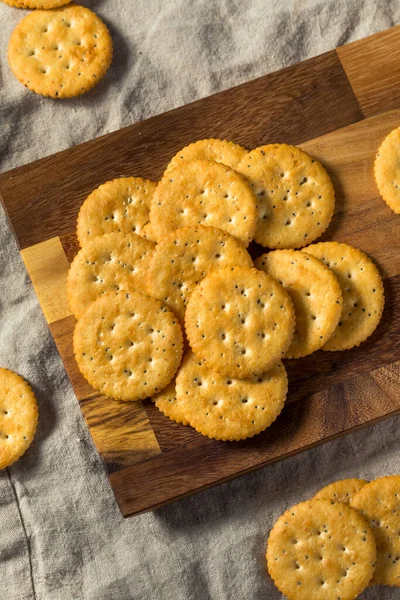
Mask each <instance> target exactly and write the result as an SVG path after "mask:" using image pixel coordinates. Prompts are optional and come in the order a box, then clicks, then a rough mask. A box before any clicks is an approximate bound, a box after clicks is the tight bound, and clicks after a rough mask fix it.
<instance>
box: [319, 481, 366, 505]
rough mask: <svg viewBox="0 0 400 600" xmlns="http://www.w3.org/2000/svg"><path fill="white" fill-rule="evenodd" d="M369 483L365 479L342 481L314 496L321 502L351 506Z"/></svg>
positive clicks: (331, 484) (332, 484) (327, 486)
mask: <svg viewBox="0 0 400 600" xmlns="http://www.w3.org/2000/svg"><path fill="white" fill-rule="evenodd" d="M367 483H368V481H366V480H365V479H356V478H352V479H341V480H340V481H334V482H333V483H330V484H329V485H326V486H325V487H324V488H322V490H319V492H317V493H316V494H315V496H314V498H317V499H319V500H330V501H331V502H344V504H349V503H350V500H352V498H353V497H354V495H355V494H357V492H359V491H360V490H361V489H362V488H363V487H364V485H367Z"/></svg>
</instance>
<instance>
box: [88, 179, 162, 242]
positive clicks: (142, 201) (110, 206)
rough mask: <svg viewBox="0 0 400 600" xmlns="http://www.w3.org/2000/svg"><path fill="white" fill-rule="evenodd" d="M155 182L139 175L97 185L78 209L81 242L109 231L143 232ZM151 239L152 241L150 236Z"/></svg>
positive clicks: (147, 220) (141, 233) (147, 218)
mask: <svg viewBox="0 0 400 600" xmlns="http://www.w3.org/2000/svg"><path fill="white" fill-rule="evenodd" d="M156 185H157V184H155V183H153V182H152V181H149V180H148V179H142V178H141V177H120V178H118V179H113V180H112V181H107V182H106V183H103V184H102V185H101V186H99V187H98V188H96V189H95V190H94V191H93V192H92V193H91V194H89V196H88V197H87V198H86V200H85V201H84V203H83V204H82V206H81V208H80V211H79V215H78V223H77V236H78V240H79V243H80V245H81V246H84V245H85V244H86V242H88V241H89V240H90V239H92V238H94V237H96V236H97V235H103V234H105V233H111V232H112V231H117V232H122V233H137V234H138V235H144V234H143V229H144V227H145V225H147V224H148V222H149V212H150V201H151V198H152V197H153V193H154V190H155V189H156ZM146 237H147V236H146ZM150 241H153V240H152V239H151V238H150Z"/></svg>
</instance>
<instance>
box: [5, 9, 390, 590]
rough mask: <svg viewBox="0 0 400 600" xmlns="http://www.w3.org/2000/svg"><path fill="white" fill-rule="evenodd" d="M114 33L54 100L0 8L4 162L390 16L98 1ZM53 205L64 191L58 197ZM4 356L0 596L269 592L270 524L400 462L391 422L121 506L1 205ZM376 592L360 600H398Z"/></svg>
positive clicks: (10, 13) (29, 156)
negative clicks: (10, 58)
mask: <svg viewBox="0 0 400 600" xmlns="http://www.w3.org/2000/svg"><path fill="white" fill-rule="evenodd" d="M84 4H86V5H87V6H90V7H91V8H93V9H94V10H95V11H97V12H98V13H99V14H100V15H101V16H102V17H103V18H104V19H105V21H106V22H107V24H108V25H109V27H110V30H111V32H112V36H113V39H114V44H115V59H114V62H113V65H112V69H111V71H110V73H109V76H108V77H107V78H106V80H104V81H103V82H102V83H101V84H100V85H99V86H98V87H97V88H96V89H95V90H93V91H92V92H90V93H89V94H87V95H86V96H83V97H80V98H77V99H74V100H69V101H53V100H48V99H44V98H41V97H39V96H35V95H34V94H32V93H30V92H28V91H26V90H25V89H24V88H23V87H22V86H21V85H20V84H19V83H18V82H17V81H16V80H15V79H14V78H13V76H12V74H11V72H10V70H9V68H8V66H7V60H6V47H7V41H8V38H9V36H10V33H11V31H12V29H13V27H14V26H15V25H16V24H17V23H18V21H19V20H20V19H21V18H22V16H23V14H24V11H20V10H17V9H12V8H10V7H8V6H6V5H3V4H0V25H1V27H0V158H1V168H2V169H9V168H11V167H14V166H17V165H21V164H23V163H27V162H29V161H32V160H34V159H37V158H39V157H42V156H45V155H47V154H51V153H53V152H55V151H58V150H61V149H62V148H66V147H68V146H71V145H74V144H78V143H80V142H82V141H84V140H88V139H90V138H93V137H95V136H98V135H101V134H104V133H106V132H109V131H112V130H115V129H118V128H120V127H122V126H124V125H128V124H130V123H132V122H134V121H137V120H140V119H144V118H146V117H149V116H150V115H154V114H157V113H160V112H163V111H165V110H167V109H170V108H173V107H175V106H178V105H181V104H185V103H187V102H190V101H192V100H195V99H197V98H200V97H202V96H207V95H209V94H212V93H213V92H216V91H218V90H221V89H223V88H227V87H230V86H232V85H235V84H238V83H240V82H243V81H246V80H249V79H252V78H254V77H257V76H260V75H263V74H265V73H267V72H269V71H273V70H276V69H278V68H281V67H284V66H286V65H289V64H293V63H295V62H297V61H300V60H303V59H305V58H307V57H310V56H312V55H315V54H319V53H321V52H324V51H326V50H329V49H331V48H334V47H335V46H338V45H340V44H345V43H347V42H350V41H353V40H355V39H358V38H361V37H364V36H366V35H369V34H371V33H374V32H376V31H378V30H381V29H385V28H388V27H390V26H392V25H394V24H396V23H398V22H399V20H400V6H399V3H398V2H397V1H396V0H303V1H301V0H279V1H275V0H253V1H252V0H245V1H243V0H219V1H218V0H93V1H92V2H90V1H89V0H88V1H87V2H84ZM60 202H62V198H60ZM0 365H1V366H4V367H8V368H11V369H15V370H16V371H18V372H19V373H21V374H22V375H24V376H25V377H26V378H27V379H28V380H29V381H30V382H31V383H32V385H33V388H34V390H35V392H36V394H37V397H38V399H39V404H40V422H39V429H38V433H37V437H36V440H35V442H34V444H33V446H32V448H31V450H30V451H29V452H28V453H27V454H26V456H25V457H24V458H23V459H22V460H21V461H20V462H18V463H17V464H16V465H15V466H13V467H11V468H10V469H8V470H6V471H3V472H1V474H0V598H1V599H2V600H3V599H6V600H17V599H18V600H139V599H140V600H142V599H143V600H147V599H155V600H209V599H216V600H230V599H235V600H236V599H237V600H242V599H245V600H261V599H263V600H264V599H266V598H268V599H269V600H278V599H279V598H281V596H280V594H279V593H278V592H277V591H276V590H275V589H274V586H273V585H272V583H271V582H270V580H269V579H268V578H267V577H266V575H265V572H264V550H265V540H266V535H267V532H268V530H269V529H270V527H271V525H272V524H273V522H274V520H275V519H276V518H277V517H278V515H279V514H280V513H281V512H282V511H283V510H284V509H285V508H286V507H288V506H290V505H291V504H294V503H295V502H297V501H300V500H302V499H305V498H307V497H309V496H311V495H312V494H313V493H314V492H315V491H316V490H317V489H318V488H319V487H321V486H323V485H325V484H326V483H328V482H330V481H331V480H333V479H335V478H341V477H346V476H360V477H365V478H373V477H377V476H379V475H383V474H389V473H399V472H400V464H399V462H400V461H399V458H398V456H399V454H398V451H399V448H400V433H399V425H400V419H399V418H394V419H392V420H390V421H386V422H384V423H381V424H379V425H376V426H374V427H370V428H368V429H366V430H365V431H362V432H359V433H356V434H355V435H351V436H348V437H346V438H344V439H342V440H338V441H335V442H332V443H329V444H326V445H325V446H323V447H321V448H319V449H315V450H313V451H309V452H306V453H303V454H301V455H299V456H297V457H294V458H292V459H289V460H286V461H285V462H283V463H279V464H275V465H273V466H271V467H269V468H265V469H263V470H261V471H258V472H256V473H253V474H251V475H248V476H245V477H242V478H239V479H237V480H235V481H233V482H231V483H229V484H226V485H223V486H220V487H217V488H214V489H211V490H209V491H207V492H205V493H202V494H199V495H197V496H194V497H192V498H188V499H186V500H183V501H181V502H179V503H177V504H174V505H171V506H169V507H167V508H164V509H160V510H158V511H155V512H153V513H150V514H146V515H143V516H140V517H136V518H133V519H129V520H124V519H122V517H121V516H120V513H119V511H118V508H117V505H116V503H115V501H114V498H113V495H112V493H111V489H110V487H109V485H108V482H107V479H106V476H105V473H104V471H103V467H102V465H101V463H100V460H99V458H98V455H97V453H96V451H95V449H94V447H93V444H92V441H91V438H90V436H89V434H88V432H87V430H86V427H85V425H84V422H83V419H82V416H81V413H80V411H79V408H78V404H77V402H76V399H75V397H74V394H73V391H72V389H71V386H70V384H69V382H68V379H67V377H66V374H65V372H64V369H63V366H62V364H61V361H60V359H59V356H58V354H57V351H56V349H55V347H54V344H53V342H52V338H51V336H50V333H49V330H48V328H47V326H46V324H45V321H44V319H43V316H42V313H41V311H40V308H39V306H38V302H37V299H36V296H35V294H34V292H33V290H32V287H31V284H30V281H29V278H28V276H27V275H26V272H25V270H24V267H23V265H22V263H21V260H20V258H19V254H18V250H17V246H16V243H15V241H14V239H13V237H12V234H11V232H10V229H9V227H8V225H7V222H6V219H5V215H4V213H3V211H2V209H0ZM399 594H400V592H398V591H396V590H391V589H389V588H385V589H383V588H372V589H370V590H368V591H367V592H365V593H364V595H363V596H362V597H363V598H364V599H365V600H372V599H379V600H388V599H392V598H393V599H394V598H399Z"/></svg>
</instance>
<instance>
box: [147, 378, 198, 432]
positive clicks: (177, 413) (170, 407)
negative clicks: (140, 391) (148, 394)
mask: <svg viewBox="0 0 400 600" xmlns="http://www.w3.org/2000/svg"><path fill="white" fill-rule="evenodd" d="M175 385H176V381H175V379H173V380H172V381H171V383H169V384H168V385H167V387H166V388H165V389H164V390H162V392H159V393H158V394H156V395H155V396H153V398H152V401H153V402H154V404H155V405H156V406H157V408H158V410H160V411H161V412H162V413H164V415H165V416H166V417H169V418H170V419H171V420H172V421H176V422H177V423H180V424H181V425H188V424H189V423H188V422H187V420H186V419H185V417H184V416H183V413H182V410H181V408H180V406H179V403H178V401H177V398H176V389H175Z"/></svg>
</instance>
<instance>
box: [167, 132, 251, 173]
mask: <svg viewBox="0 0 400 600" xmlns="http://www.w3.org/2000/svg"><path fill="white" fill-rule="evenodd" d="M245 154H247V150H246V148H243V146H239V144H235V143H234V142H228V141H227V140H218V139H213V138H211V139H207V140H198V141H197V142H193V143H192V144H189V145H188V146H185V147H184V148H182V150H179V152H177V153H176V154H175V156H173V157H172V159H171V161H170V162H169V164H168V166H167V168H166V169H165V173H169V172H170V171H172V170H173V169H175V167H177V166H179V165H180V163H181V162H189V161H191V160H198V159H200V160H215V162H220V163H223V164H224V165H226V166H227V167H231V168H232V169H235V168H236V167H237V165H238V164H239V162H240V161H241V159H242V158H243V157H244V156H245Z"/></svg>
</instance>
